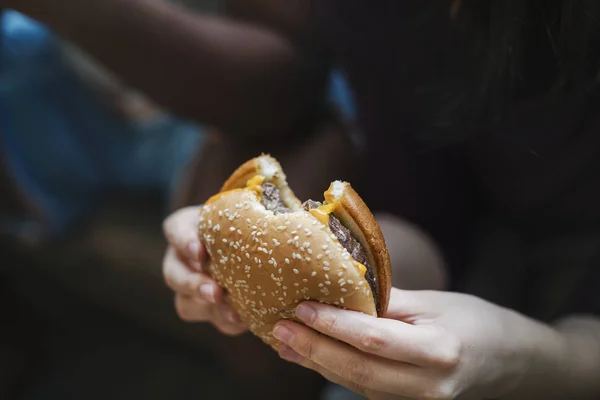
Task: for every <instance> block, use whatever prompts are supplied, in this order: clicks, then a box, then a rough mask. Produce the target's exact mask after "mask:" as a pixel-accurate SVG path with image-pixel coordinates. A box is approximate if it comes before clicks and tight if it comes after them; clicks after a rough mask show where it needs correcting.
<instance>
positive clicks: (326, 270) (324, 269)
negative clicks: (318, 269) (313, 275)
mask: <svg viewBox="0 0 600 400" xmlns="http://www.w3.org/2000/svg"><path fill="white" fill-rule="evenodd" d="M323 271H325V272H329V271H331V268H329V267H323Z"/></svg>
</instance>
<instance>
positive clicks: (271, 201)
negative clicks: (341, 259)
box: [261, 183, 380, 312]
mask: <svg viewBox="0 0 600 400" xmlns="http://www.w3.org/2000/svg"><path fill="white" fill-rule="evenodd" d="M261 188H262V203H263V205H264V206H265V208H266V209H267V210H270V211H273V213H274V214H286V213H291V212H293V211H292V210H291V209H290V208H289V207H287V206H286V205H285V204H284V203H283V201H282V200H281V194H280V192H279V189H278V188H277V186H275V185H274V184H272V183H263V184H262V185H261ZM321 205H322V204H321V203H319V202H316V201H313V200H307V201H306V202H304V205H303V207H304V209H305V210H306V211H309V210H312V209H315V208H318V207H320V206H321ZM329 229H331V232H332V233H333V234H334V235H335V237H336V238H337V239H338V240H339V242H340V244H341V245H342V246H343V247H344V248H345V249H346V250H347V251H348V253H350V255H351V256H352V257H353V258H354V259H355V260H356V261H357V262H359V263H361V264H362V265H364V266H365V267H366V269H367V272H366V273H365V279H366V280H367V282H368V283H369V286H370V288H371V291H372V292H373V297H374V298H375V306H376V308H377V312H379V308H380V305H379V289H378V287H377V277H376V275H375V273H374V271H373V268H372V267H371V265H370V263H369V257H368V256H367V252H366V250H365V249H364V247H363V246H362V245H361V244H360V242H359V241H358V240H357V239H356V237H354V235H353V234H352V232H351V231H350V229H348V228H346V227H345V226H344V225H343V224H342V222H341V221H340V220H339V219H338V218H336V217H335V215H333V214H331V215H330V216H329Z"/></svg>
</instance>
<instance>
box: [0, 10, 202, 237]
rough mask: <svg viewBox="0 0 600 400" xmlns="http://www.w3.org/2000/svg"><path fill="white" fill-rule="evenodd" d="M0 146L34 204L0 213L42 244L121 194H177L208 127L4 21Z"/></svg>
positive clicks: (63, 46) (25, 24)
mask: <svg viewBox="0 0 600 400" xmlns="http://www.w3.org/2000/svg"><path fill="white" fill-rule="evenodd" d="M0 27H1V32H0V34H1V42H0V46H1V48H0V51H1V53H0V59H1V65H0V150H1V157H2V160H3V163H2V167H3V168H4V174H5V175H7V176H9V177H10V178H11V180H12V182H13V184H14V186H13V190H14V191H17V192H18V193H19V196H21V197H22V198H23V199H25V201H24V202H22V204H27V205H28V209H27V210H22V211H24V213H21V214H19V213H14V212H10V210H8V209H6V210H5V209H3V210H0V231H1V232H2V235H3V236H10V237H14V238H16V239H18V240H19V241H20V242H21V243H29V244H32V243H35V242H39V241H43V240H47V239H51V238H55V237H58V236H62V235H65V234H67V233H68V232H70V229H71V228H72V227H73V226H74V225H75V224H77V223H79V222H81V220H82V219H85V217H87V216H88V215H90V214H91V213H92V212H93V211H94V210H96V209H97V208H98V207H99V206H100V205H102V204H103V202H104V201H106V199H108V198H109V197H110V196H111V195H114V194H115V193H117V192H118V191H122V190H129V191H132V192H133V191H152V192H155V193H159V194H161V195H162V196H163V197H164V200H165V210H167V209H168V202H169V198H170V196H171V195H172V193H173V190H174V189H175V187H176V186H177V184H178V182H179V178H180V175H181V172H182V170H183V169H184V168H185V167H186V166H187V163H188V162H189V161H190V160H191V157H192V155H193V154H194V153H195V151H196V149H197V147H198V146H199V145H200V143H201V140H202V134H201V129H200V127H199V126H198V125H194V124H191V123H188V122H185V121H182V120H179V119H177V118H174V117H172V116H171V115H169V114H168V113H166V112H164V111H162V110H160V109H159V108H157V107H156V106H155V105H153V104H152V103H150V102H149V101H148V100H147V99H146V98H145V97H143V96H141V95H139V94H138V93H136V92H134V91H133V90H131V89H129V88H127V87H126V86H124V85H123V84H122V83H121V82H119V81H118V80H117V79H116V78H115V77H114V76H113V75H111V74H109V73H108V72H107V71H105V70H103V69H102V68H100V67H99V66H98V65H97V64H95V63H94V62H93V61H92V60H90V59H89V57H87V56H86V55H85V54H83V53H82V52H81V51H80V50H79V49H77V48H75V47H73V46H72V45H70V44H68V43H67V42H65V41H63V40H61V39H60V38H58V37H57V36H56V35H55V34H54V33H53V32H51V31H50V30H49V29H48V28H47V27H46V26H44V25H43V24H41V23H39V22H38V21H35V20H32V19H30V18H28V17H27V16H25V15H22V14H20V13H18V12H16V11H11V10H6V11H4V12H3V13H2V17H1V20H0Z"/></svg>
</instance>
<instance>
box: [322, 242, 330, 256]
mask: <svg viewBox="0 0 600 400" xmlns="http://www.w3.org/2000/svg"><path fill="white" fill-rule="evenodd" d="M327 247H329V246H327V245H326V244H324V245H323V246H321V248H322V249H323V250H327ZM325 254H327V253H325Z"/></svg>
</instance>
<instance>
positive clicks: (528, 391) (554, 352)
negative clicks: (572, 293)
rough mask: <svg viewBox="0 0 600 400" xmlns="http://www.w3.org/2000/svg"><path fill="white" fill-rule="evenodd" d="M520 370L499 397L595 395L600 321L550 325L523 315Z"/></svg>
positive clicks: (599, 361) (592, 396)
mask: <svg viewBox="0 0 600 400" xmlns="http://www.w3.org/2000/svg"><path fill="white" fill-rule="evenodd" d="M523 319H524V320H526V321H527V324H526V325H527V327H526V328H525V329H523V330H520V331H518V332H519V334H520V335H525V336H522V338H523V340H522V346H521V347H518V348H519V349H521V351H522V357H521V362H522V364H521V365H522V367H523V369H522V374H521V375H520V376H517V377H515V379H514V380H513V381H512V382H511V385H510V386H509V389H508V390H507V391H505V392H504V395H503V396H502V398H503V399H507V400H510V399H515V400H519V399H530V398H547V399H554V398H556V399H563V398H577V399H595V398H598V394H599V393H598V390H599V387H598V386H599V385H598V378H597V377H598V376H600V340H598V334H599V333H600V323H597V322H594V323H592V325H595V326H593V327H590V324H589V323H584V324H583V326H582V324H576V326H575V325H573V324H571V323H570V322H568V323H566V324H562V323H561V324H559V325H557V326H556V327H551V326H548V325H545V324H542V323H539V322H537V321H533V320H530V319H527V318H525V317H523Z"/></svg>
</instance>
